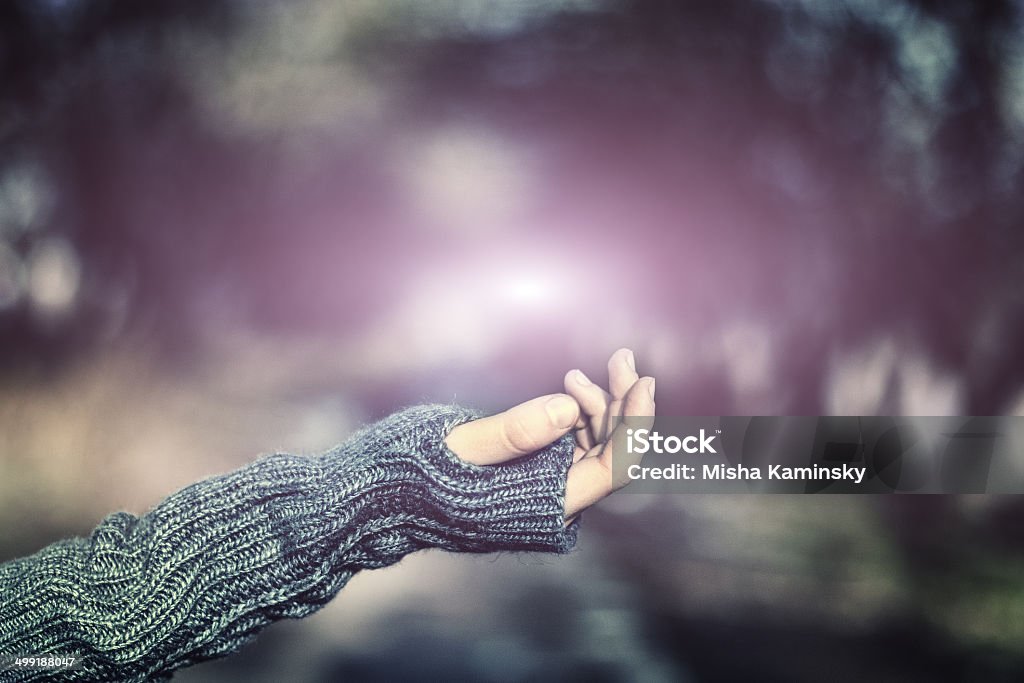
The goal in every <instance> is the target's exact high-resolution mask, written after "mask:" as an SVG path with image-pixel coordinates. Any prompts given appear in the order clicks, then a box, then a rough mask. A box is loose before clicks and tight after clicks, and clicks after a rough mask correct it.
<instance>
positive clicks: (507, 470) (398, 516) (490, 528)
mask: <svg viewBox="0 0 1024 683" xmlns="http://www.w3.org/2000/svg"><path fill="white" fill-rule="evenodd" d="M478 417H480V416H479V414H478V413H476V412H473V411H470V410H467V409H465V408H461V407H458V406H449V405H426V406H416V407H414V408H409V409H406V410H403V411H401V412H398V413H395V414H394V415H391V416H390V417H387V418H385V419H384V420H382V421H380V422H378V423H376V424H374V425H372V426H370V427H367V428H366V429H364V430H363V431H361V432H359V433H357V434H356V435H355V436H354V437H353V439H352V440H350V441H349V442H348V443H347V444H346V446H345V447H344V448H343V450H341V451H339V452H335V453H333V454H331V455H332V456H333V458H334V459H335V462H338V463H342V464H343V465H344V463H346V462H347V463H352V461H351V460H350V459H349V458H359V459H360V460H361V461H362V462H361V466H360V467H359V469H360V475H359V477H358V478H359V479H361V480H364V481H365V482H366V484H367V486H366V487H365V491H366V492H367V493H369V494H370V495H368V496H367V497H365V498H364V499H363V503H364V504H363V505H361V506H359V507H360V508H362V512H361V514H360V515H359V517H361V518H362V520H363V523H360V524H358V526H359V528H360V529H361V532H362V533H361V537H360V540H359V542H358V543H357V544H356V548H354V550H356V551H357V554H358V555H359V556H360V557H359V561H358V562H357V565H358V566H360V567H365V568H369V567H378V566H384V565H387V564H392V563H393V562H396V561H397V560H398V559H400V558H401V557H402V556H403V555H405V554H406V553H408V552H412V551H414V550H418V549H420V548H428V547H435V548H442V549H445V550H449V551H455V552H479V553H485V552H494V551H501V550H534V551H547V552H558V553H565V552H568V551H569V550H570V549H571V548H572V547H573V546H574V545H575V543H576V532H577V528H578V522H576V521H574V522H573V523H572V524H571V525H569V526H568V527H567V526H566V525H565V482H566V476H567V474H568V471H569V466H570V465H571V464H572V455H573V449H574V445H575V442H574V439H573V437H572V435H571V434H569V435H566V436H564V437H562V438H561V439H559V440H557V441H555V442H554V443H553V444H551V445H549V446H547V447H545V448H543V449H541V450H539V451H537V452H535V453H532V454H530V455H527V456H524V457H522V458H518V459H516V460H513V461H510V462H507V463H502V464H499V465H490V466H479V465H474V464H471V463H467V462H465V461H464V460H461V459H460V458H459V457H458V456H457V455H455V454H454V453H453V452H452V451H451V449H449V448H448V446H447V445H446V444H445V437H447V436H448V434H449V432H451V430H452V429H454V428H455V427H456V426H458V425H460V424H462V423H464V422H468V421H470V420H473V419H476V418H478ZM367 454H372V457H370V458H369V460H368V461H367V460H366V459H365V458H366V456H367ZM360 456H361V457H360ZM341 469H342V470H344V469H347V468H346V467H344V466H342V468H341ZM343 476H344V477H346V478H348V479H351V474H345V475H343ZM371 492H372V493H371Z"/></svg>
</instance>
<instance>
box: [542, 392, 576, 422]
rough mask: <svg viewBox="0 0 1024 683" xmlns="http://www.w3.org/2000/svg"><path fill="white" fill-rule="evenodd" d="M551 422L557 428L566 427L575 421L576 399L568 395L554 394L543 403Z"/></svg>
mask: <svg viewBox="0 0 1024 683" xmlns="http://www.w3.org/2000/svg"><path fill="white" fill-rule="evenodd" d="M544 410H546V411H547V412H548V418H549V419H550V420H551V424H553V425H554V426H556V427H558V428H559V429H568V428H569V427H571V426H573V424H575V422H576V415H577V410H576V401H574V400H572V399H571V398H569V397H568V396H556V397H554V398H553V399H551V400H550V401H548V402H547V403H546V404H545V405H544Z"/></svg>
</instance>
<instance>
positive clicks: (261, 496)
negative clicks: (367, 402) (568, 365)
mask: <svg viewBox="0 0 1024 683" xmlns="http://www.w3.org/2000/svg"><path fill="white" fill-rule="evenodd" d="M475 417H477V415H476V414H475V413H473V412H471V411H468V410H465V409H463V408H459V407H455V406H420V407H416V408H410V409H408V410H405V411H402V412H399V413H396V414H395V415H392V416H391V417H388V418H386V419H384V420H382V421H381V422H378V423H376V424H374V425H372V426H369V427H366V428H364V429H363V430H362V431H360V432H358V433H357V434H356V435H355V436H353V437H352V438H351V439H350V440H349V441H348V442H346V443H345V444H343V445H341V446H339V447H337V448H335V449H333V450H331V451H329V452H328V453H326V454H324V455H321V456H316V457H304V456H296V455H289V454H285V453H279V454H276V455H272V456H268V457H265V458H263V459H261V460H258V461H256V462H254V463H252V464H251V465H249V466H247V467H244V468H242V469H240V470H237V471H235V472H232V473H230V474H227V475H224V476H220V477H215V478H212V479H208V480H205V481H202V482H199V483H197V484H194V485H192V486H189V487H188V488H185V489H183V490H181V491H178V492H177V493H175V494H173V495H171V496H170V497H169V498H167V499H166V500H165V501H163V502H162V503H161V504H160V505H158V506H157V507H156V508H154V509H153V510H152V511H150V512H149V513H148V514H146V515H144V516H142V517H138V518H137V517H134V516H132V515H129V514H127V513H123V512H122V513H117V514H114V515H111V516H110V517H108V518H107V519H106V520H104V521H103V523H102V524H100V526H99V527H97V528H96V529H95V531H94V532H93V533H92V535H91V536H90V537H89V538H88V539H82V538H79V539H72V540H67V541H61V542H59V543H56V544H54V545H51V546H49V547H47V548H45V549H44V550H42V551H40V552H39V553H37V554H36V555H33V556H32V557H28V558H24V559H19V560H14V561H12V562H9V563H7V564H4V565H0V657H2V658H3V659H5V660H10V659H11V658H13V657H17V656H27V655H33V656H39V655H48V654H54V655H65V654H73V655H77V656H78V662H79V663H78V664H77V665H76V668H74V669H71V670H66V671H60V672H58V673H57V674H55V673H54V671H53V670H52V669H46V670H17V669H11V668H7V669H5V670H0V680H4V681H6V680H12V681H27V680H43V679H45V680H54V679H60V680H103V681H143V680H153V679H155V678H166V677H169V676H170V674H171V672H173V671H174V670H175V669H179V668H181V667H184V666H188V665H189V664H192V663H195V662H198V661H202V660H205V659H211V658H214V657H218V656H222V655H224V654H227V653H229V652H231V651H233V650H236V649H238V648H239V647H240V646H241V645H242V644H243V643H245V642H246V641H247V640H249V639H251V638H252V637H253V636H254V635H255V634H256V633H257V632H258V631H259V630H260V629H261V628H263V627H264V626H266V625H267V624H269V623H270V622H272V621H275V620H277V619H281V618H286V617H287V618H299V617H303V616H306V615H308V614H310V613H312V612H314V611H316V610H317V609H319V608H320V607H322V606H323V605H324V604H326V603H327V602H328V601H329V600H330V599H331V598H332V597H333V596H334V595H335V594H336V593H337V592H338V591H339V590H340V589H341V588H342V586H344V585H345V583H346V582H347V581H348V580H349V579H350V578H351V577H352V575H353V574H355V572H357V571H358V570H360V569H369V568H375V567H384V566H387V565H389V564H393V563H395V562H397V561H398V560H399V559H401V558H402V557H403V556H404V555H406V554H408V553H410V552H413V551H415V550H419V549H421V548H443V549H445V550H451V551H456V552H491V551H496V550H538V551H552V552H566V551H568V550H569V549H570V548H571V547H572V546H573V545H574V543H575V537H576V525H575V524H574V525H572V526H570V527H568V528H566V527H565V525H564V517H563V510H564V494H565V480H566V473H567V471H568V468H569V465H570V464H571V462H572V451H573V441H572V437H571V436H566V437H563V438H562V439H561V440H559V441H557V442H555V443H554V444H552V445H551V446H549V447H547V448H546V449H544V450H542V451H539V452H537V453H535V454H533V455H530V456H527V457H525V458H521V459H519V460H515V461H512V462H509V463H506V464H502V465H496V466H489V467H479V466H476V465H471V464H468V463H465V462H463V461H461V460H460V459H459V458H458V457H456V456H455V455H454V454H453V453H452V452H451V451H450V450H449V449H448V448H447V446H446V445H445V443H444V439H445V437H446V436H447V434H448V433H449V432H450V431H451V430H452V428H454V427H455V426H456V425H458V424H460V423H463V422H466V421H468V420H471V419H473V418H475ZM4 663H5V664H7V663H8V662H6V661H5V662H4Z"/></svg>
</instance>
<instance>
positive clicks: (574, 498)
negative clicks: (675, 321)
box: [565, 377, 655, 519]
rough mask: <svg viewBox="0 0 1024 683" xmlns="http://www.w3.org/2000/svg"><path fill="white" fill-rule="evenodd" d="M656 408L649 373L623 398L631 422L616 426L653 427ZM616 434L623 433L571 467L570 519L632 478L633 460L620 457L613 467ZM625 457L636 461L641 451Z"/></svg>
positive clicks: (567, 496) (567, 505) (567, 494)
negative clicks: (623, 459) (598, 451)
mask: <svg viewBox="0 0 1024 683" xmlns="http://www.w3.org/2000/svg"><path fill="white" fill-rule="evenodd" d="M654 410H655V405H654V378H653V377H645V378H643V379H642V380H640V381H638V382H636V383H634V385H633V387H632V388H631V389H630V390H629V392H628V393H627V394H626V397H625V399H624V400H623V415H624V416H626V417H629V418H632V419H631V420H629V421H628V423H626V422H623V423H620V424H619V426H618V427H617V428H616V429H617V430H623V429H626V428H627V425H628V426H629V427H634V428H643V427H647V428H650V426H651V425H652V424H653V423H654ZM616 436H621V434H618V433H616V434H614V435H613V438H611V439H608V441H607V442H606V443H605V444H604V446H603V447H602V449H601V451H600V453H599V454H598V455H597V456H596V457H589V458H583V459H582V460H580V461H579V462H577V463H575V464H574V465H573V466H572V467H570V468H569V475H568V478H567V480H566V485H565V517H566V519H571V518H573V517H574V516H576V515H578V514H579V513H580V512H581V511H582V510H584V509H586V508H588V507H590V506H591V505H593V504H594V503H596V502H597V501H599V500H601V499H602V498H604V497H605V496H607V495H608V494H609V493H611V492H612V491H614V490H615V489H618V488H622V487H623V486H625V485H626V484H627V483H628V482H629V479H628V477H627V469H628V467H629V465H630V464H634V463H633V462H629V461H620V462H619V463H618V466H617V467H615V468H614V469H613V467H612V460H613V458H614V453H613V451H614V442H615V440H616V439H615V438H614V437H616ZM621 457H628V458H635V459H636V462H639V460H640V456H639V455H629V454H620V458H621Z"/></svg>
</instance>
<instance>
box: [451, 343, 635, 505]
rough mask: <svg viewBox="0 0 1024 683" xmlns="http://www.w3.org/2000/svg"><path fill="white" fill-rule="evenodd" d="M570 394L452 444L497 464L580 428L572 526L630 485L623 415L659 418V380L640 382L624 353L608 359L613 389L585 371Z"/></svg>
mask: <svg viewBox="0 0 1024 683" xmlns="http://www.w3.org/2000/svg"><path fill="white" fill-rule="evenodd" d="M565 391H566V393H565V394H550V395H547V396H541V397H539V398H535V399H532V400H530V401H527V402H526V403H521V404H519V405H518V406H516V407H514V408H510V409H509V410H506V411H505V412H503V413H499V414H498V415H493V416H491V417H485V418H482V419H480V420H474V421H473V422H467V423H465V424H462V425H459V426H458V427H456V428H455V429H453V430H452V431H451V433H450V434H449V435H448V438H447V439H446V443H447V444H448V447H449V448H450V449H451V450H452V452H453V453H455V454H456V455H458V456H459V457H460V458H462V459H463V460H465V461H466V462H471V463H474V464H476V465H494V464H497V463H501V462H505V461H507V460H513V459H515V458H518V457H521V456H524V455H527V454H529V453H532V452H534V451H536V450H539V449H541V448H543V447H545V446H547V445H548V444H550V443H551V442H553V441H555V440H557V439H559V438H560V437H562V436H563V435H564V434H566V433H567V432H568V431H570V430H575V432H576V451H575V453H574V454H573V464H572V466H571V467H570V468H569V475H568V479H567V481H566V487H565V519H566V522H567V523H568V522H570V521H572V519H573V518H575V517H576V515H578V514H579V513H580V512H581V511H583V510H584V509H586V508H588V507H590V506H591V505H593V504H594V503H596V502H597V501H599V500H601V499H602V498H604V497H605V496H607V495H608V494H610V493H611V492H612V491H614V490H616V489H618V488H621V487H622V486H624V485H625V484H626V483H627V480H619V481H615V480H613V475H612V441H613V437H614V435H615V430H616V429H619V425H620V423H621V421H622V418H623V417H648V418H652V419H653V416H654V378H653V377H643V378H640V377H639V375H637V372H636V361H635V359H634V356H633V352H632V351H630V350H629V349H619V350H618V351H616V352H615V353H614V354H612V357H611V358H610V359H609V361H608V391H605V390H604V389H602V388H601V387H600V386H598V385H597V384H595V383H593V382H592V381H591V380H590V379H589V378H588V377H587V376H586V375H584V374H583V373H582V372H581V371H579V370H570V371H569V372H568V373H567V374H566V375H565ZM632 426H634V427H636V426H637V425H636V424H633V425H632Z"/></svg>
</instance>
